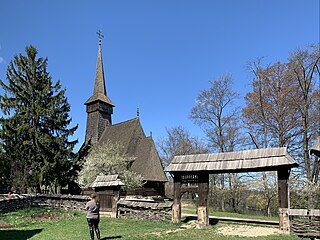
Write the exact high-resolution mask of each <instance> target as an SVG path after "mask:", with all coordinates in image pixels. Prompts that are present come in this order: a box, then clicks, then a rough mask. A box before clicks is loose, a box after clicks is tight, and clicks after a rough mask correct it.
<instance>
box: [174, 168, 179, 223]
mask: <svg viewBox="0 0 320 240" xmlns="http://www.w3.org/2000/svg"><path fill="white" fill-rule="evenodd" d="M172 222H174V223H179V222H181V174H180V173H175V174H174V178H173V204H172Z"/></svg>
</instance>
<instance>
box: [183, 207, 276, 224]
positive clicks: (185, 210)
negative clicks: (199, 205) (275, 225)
mask: <svg viewBox="0 0 320 240" xmlns="http://www.w3.org/2000/svg"><path fill="white" fill-rule="evenodd" d="M181 211H182V213H185V214H196V206H195V205H192V204H188V205H186V206H183V207H182V210H181ZM209 215H210V216H216V217H233V218H247V219H260V220H273V221H279V217H278V216H272V217H268V216H264V215H248V214H240V213H235V212H217V211H214V210H213V209H212V208H209Z"/></svg>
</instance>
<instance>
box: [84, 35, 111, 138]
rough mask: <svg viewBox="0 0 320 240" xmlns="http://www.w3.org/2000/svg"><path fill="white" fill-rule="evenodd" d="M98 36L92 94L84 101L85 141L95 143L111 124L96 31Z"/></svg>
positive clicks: (109, 101) (100, 39)
mask: <svg viewBox="0 0 320 240" xmlns="http://www.w3.org/2000/svg"><path fill="white" fill-rule="evenodd" d="M97 34H98V37H99V48H98V58H97V66H96V76H95V80H94V89H93V95H92V96H91V97H90V98H89V99H88V100H87V101H86V102H85V105H86V112H87V114H88V115H87V128H86V139H85V142H86V143H88V142H89V141H91V143H92V144H95V143H97V142H98V141H99V139H100V137H101V135H102V133H103V131H104V129H105V127H106V126H108V125H111V124H112V120H111V115H112V114H113V107H114V105H113V103H112V101H111V100H110V99H109V97H108V96H107V91H106V84H105V79H104V70H103V63H102V48H101V43H102V38H103V35H102V32H101V31H100V30H99V31H98V32H97Z"/></svg>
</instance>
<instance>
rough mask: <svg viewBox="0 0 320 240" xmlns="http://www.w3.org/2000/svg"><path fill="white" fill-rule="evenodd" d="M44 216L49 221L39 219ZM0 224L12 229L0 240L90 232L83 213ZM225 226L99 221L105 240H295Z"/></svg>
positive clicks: (30, 214)
mask: <svg viewBox="0 0 320 240" xmlns="http://www.w3.org/2000/svg"><path fill="white" fill-rule="evenodd" d="M43 215H45V216H46V217H48V216H49V217H50V218H51V219H50V220H48V219H45V218H41V216H43ZM0 221H2V222H6V223H8V224H11V225H13V227H11V228H0V239H1V240H11V239H12V240H26V239H32V240H37V239H38V240H40V239H41V240H57V239H59V240H64V239H65V240H80V239H89V231H88V226H87V222H86V218H85V214H84V213H82V212H66V211H56V210H51V211H48V210H41V209H26V210H20V211H16V212H10V213H6V214H1V215H0ZM224 225H225V224H224V223H218V224H216V225H210V226H209V227H207V228H205V229H182V228H181V226H182V224H173V223H171V222H156V221H148V220H137V219H112V218H104V217H102V218H101V221H100V225H99V226H100V230H101V237H102V239H103V240H105V239H136V240H138V239H148V240H149V239H151V240H152V239H165V240H178V239H183V240H186V239H221V240H235V239H261V240H280V239H281V240H296V239H298V238H297V237H295V236H293V235H281V236H268V237H259V238H258V237H256V238H254V237H251V238H249V237H235V236H232V237H230V236H223V235H221V234H219V232H218V231H217V228H218V227H219V226H224Z"/></svg>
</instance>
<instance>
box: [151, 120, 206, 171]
mask: <svg viewBox="0 0 320 240" xmlns="http://www.w3.org/2000/svg"><path fill="white" fill-rule="evenodd" d="M166 132H167V136H166V137H165V138H159V139H158V141H157V147H158V150H159V154H160V158H161V159H162V162H163V165H164V166H167V165H168V164H169V163H170V162H171V160H172V158H173V157H174V156H176V155H185V154H196V153H207V152H208V150H207V147H206V145H205V143H204V142H203V141H202V140H200V139H199V138H198V137H193V136H191V134H190V132H189V131H188V130H187V129H185V128H184V127H182V126H177V127H173V128H167V129H166Z"/></svg>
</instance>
